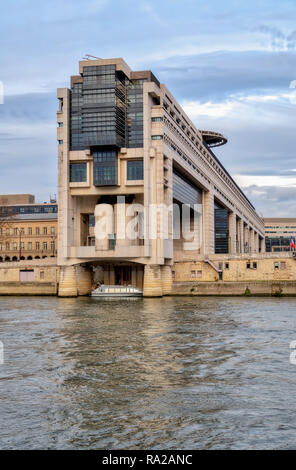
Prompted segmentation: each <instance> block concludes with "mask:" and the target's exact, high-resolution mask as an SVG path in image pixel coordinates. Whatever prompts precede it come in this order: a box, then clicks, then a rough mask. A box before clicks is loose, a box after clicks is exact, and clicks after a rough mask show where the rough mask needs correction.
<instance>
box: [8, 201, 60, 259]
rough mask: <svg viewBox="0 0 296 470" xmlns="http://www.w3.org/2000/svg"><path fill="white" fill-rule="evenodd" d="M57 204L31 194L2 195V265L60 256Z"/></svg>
mask: <svg viewBox="0 0 296 470" xmlns="http://www.w3.org/2000/svg"><path fill="white" fill-rule="evenodd" d="M57 219H58V213H57V203H56V202H51V203H36V202H35V197H34V196H33V195H31V194H12V195H0V262H9V261H23V260H29V261H30V260H38V259H45V258H56V256H57V229H58V220H57Z"/></svg>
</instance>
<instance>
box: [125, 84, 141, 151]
mask: <svg viewBox="0 0 296 470" xmlns="http://www.w3.org/2000/svg"><path fill="white" fill-rule="evenodd" d="M144 82H145V80H144V79H142V80H130V81H129V82H128V86H127V92H128V113H127V123H128V142H127V147H130V148H139V147H143V83H144Z"/></svg>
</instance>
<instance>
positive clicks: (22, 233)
mask: <svg viewBox="0 0 296 470" xmlns="http://www.w3.org/2000/svg"><path fill="white" fill-rule="evenodd" d="M21 235H25V229H24V227H22V228H21Z"/></svg>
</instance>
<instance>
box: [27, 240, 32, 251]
mask: <svg viewBox="0 0 296 470" xmlns="http://www.w3.org/2000/svg"><path fill="white" fill-rule="evenodd" d="M28 250H29V251H31V250H32V242H28Z"/></svg>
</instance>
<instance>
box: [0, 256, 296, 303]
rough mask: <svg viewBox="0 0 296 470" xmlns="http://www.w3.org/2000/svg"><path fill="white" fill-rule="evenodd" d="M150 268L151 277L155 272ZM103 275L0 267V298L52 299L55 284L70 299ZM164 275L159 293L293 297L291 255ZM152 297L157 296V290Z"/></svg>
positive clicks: (188, 267) (237, 259)
mask: <svg viewBox="0 0 296 470" xmlns="http://www.w3.org/2000/svg"><path fill="white" fill-rule="evenodd" d="M152 268H153V267H152ZM152 268H151V278H153V277H154V276H155V275H156V274H158V272H156V274H155V273H154V272H153V269H152ZM108 273H109V271H108V270H107V271H106V272H104V270H103V269H101V268H100V270H93V271H90V270H89V269H88V268H87V266H81V265H80V264H77V265H74V266H72V267H71V270H69V269H68V270H66V271H64V270H63V269H62V268H59V267H58V266H57V263H56V259H54V258H50V259H44V260H32V261H20V262H8V263H1V264H0V295H57V294H58V288H59V284H62V286H63V289H66V290H67V295H68V296H69V297H76V296H81V295H89V292H90V291H91V289H92V287H94V286H95V285H96V283H97V282H104V279H105V277H106V274H108ZM165 274H166V273H165V272H164V273H162V277H161V278H159V277H158V278H157V279H155V284H161V285H162V291H163V295H294V296H296V259H295V258H294V255H293V253H264V254H253V255H240V256H234V255H233V256H230V255H212V256H211V259H206V260H205V259H200V260H192V261H190V260H186V261H177V262H175V263H174V265H173V266H172V276H173V282H172V283H171V282H167V278H166V276H165ZM100 279H101V280H102V281H100ZM108 280H109V278H108V279H106V281H108ZM155 296H159V295H158V292H156V295H155Z"/></svg>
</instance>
